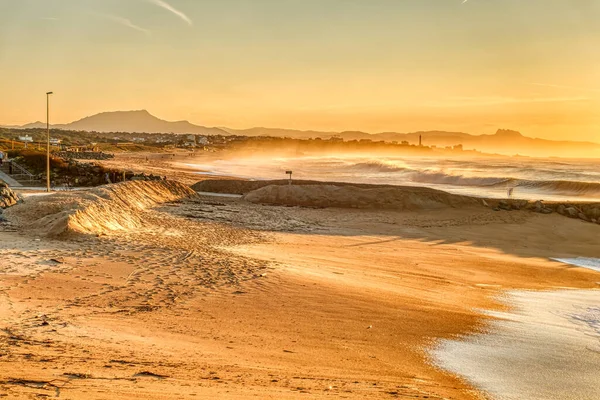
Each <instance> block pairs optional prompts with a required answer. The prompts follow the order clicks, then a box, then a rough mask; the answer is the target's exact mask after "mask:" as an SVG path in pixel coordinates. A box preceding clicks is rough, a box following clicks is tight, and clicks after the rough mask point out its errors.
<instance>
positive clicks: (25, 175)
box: [2, 160, 39, 181]
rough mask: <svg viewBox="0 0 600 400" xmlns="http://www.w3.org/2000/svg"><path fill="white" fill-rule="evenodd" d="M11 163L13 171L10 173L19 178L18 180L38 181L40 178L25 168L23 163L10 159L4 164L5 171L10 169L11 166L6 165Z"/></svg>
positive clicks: (12, 176)
mask: <svg viewBox="0 0 600 400" xmlns="http://www.w3.org/2000/svg"><path fill="white" fill-rule="evenodd" d="M8 164H10V165H11V166H12V173H9V174H8V175H9V176H10V177H11V178H13V179H15V180H17V181H37V180H39V179H38V178H37V177H36V176H35V175H33V174H32V173H31V172H29V171H28V170H27V169H25V167H23V166H22V165H20V164H18V163H16V162H15V161H12V160H8V161H5V162H4V163H3V164H2V169H3V170H4V171H8V168H10V167H8V166H7V167H5V165H8Z"/></svg>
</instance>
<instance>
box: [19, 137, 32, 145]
mask: <svg viewBox="0 0 600 400" xmlns="http://www.w3.org/2000/svg"><path fill="white" fill-rule="evenodd" d="M19 140H20V141H21V142H25V143H33V138H32V137H31V136H29V135H25V136H19Z"/></svg>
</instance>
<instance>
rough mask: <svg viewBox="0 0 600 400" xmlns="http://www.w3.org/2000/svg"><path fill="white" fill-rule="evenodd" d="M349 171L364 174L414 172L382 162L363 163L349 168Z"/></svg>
mask: <svg viewBox="0 0 600 400" xmlns="http://www.w3.org/2000/svg"><path fill="white" fill-rule="evenodd" d="M350 169H351V170H354V171H365V172H406V171H414V170H411V169H409V168H406V167H401V166H399V165H396V164H394V163H389V162H384V161H365V162H360V163H356V164H353V165H351V166H350Z"/></svg>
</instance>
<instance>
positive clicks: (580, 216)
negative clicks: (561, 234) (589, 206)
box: [577, 212, 590, 222]
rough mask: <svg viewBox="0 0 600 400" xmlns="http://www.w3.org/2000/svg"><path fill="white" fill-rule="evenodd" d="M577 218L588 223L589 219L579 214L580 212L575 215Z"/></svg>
mask: <svg viewBox="0 0 600 400" xmlns="http://www.w3.org/2000/svg"><path fill="white" fill-rule="evenodd" d="M577 217H578V218H579V219H582V220H584V221H587V222H590V219H589V218H588V217H587V216H586V215H585V214H584V213H581V212H580V213H579V214H577Z"/></svg>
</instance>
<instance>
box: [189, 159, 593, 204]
mask: <svg viewBox="0 0 600 400" xmlns="http://www.w3.org/2000/svg"><path fill="white" fill-rule="evenodd" d="M190 166H193V167H194V168H196V169H197V170H198V171H199V172H198V173H199V174H204V175H226V176H233V177H240V178H245V179H256V180H260V179H285V178H287V177H288V175H286V171H292V178H293V179H310V180H321V181H336V182H353V183H372V184H391V185H409V186H427V187H431V188H435V189H440V190H444V191H447V192H451V193H456V194H464V195H470V196H477V197H489V198H506V197H508V196H512V197H515V198H520V199H528V200H548V201H575V200H576V201H600V160H599V159H562V158H551V159H539V158H527V157H503V158H500V157H489V158H433V157H378V158H373V157H356V156H347V157H346V156H323V157H320V156H317V157H315V156H311V157H281V158H266V157H246V158H244V157H241V158H235V159H231V158H229V159H217V160H214V161H212V162H210V163H203V164H193V165H190ZM509 192H510V193H509Z"/></svg>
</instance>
